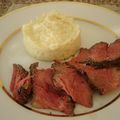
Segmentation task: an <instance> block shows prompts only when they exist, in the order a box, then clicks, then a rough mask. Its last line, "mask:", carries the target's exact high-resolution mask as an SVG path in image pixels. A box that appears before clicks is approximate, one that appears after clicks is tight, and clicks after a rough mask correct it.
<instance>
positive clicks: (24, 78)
mask: <svg viewBox="0 0 120 120" xmlns="http://www.w3.org/2000/svg"><path fill="white" fill-rule="evenodd" d="M10 90H11V92H12V93H13V97H14V99H15V100H16V101H17V102H19V103H20V104H25V103H27V102H28V100H29V97H30V94H31V91H32V83H31V77H30V75H29V74H28V72H27V71H26V70H25V69H24V68H23V67H22V66H21V65H17V64H14V65H13V74H12V80H11V84H10Z"/></svg>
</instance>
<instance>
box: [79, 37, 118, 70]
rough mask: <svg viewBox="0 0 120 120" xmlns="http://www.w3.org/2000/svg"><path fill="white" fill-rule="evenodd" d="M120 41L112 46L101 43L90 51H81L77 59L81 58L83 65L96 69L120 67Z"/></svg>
mask: <svg viewBox="0 0 120 120" xmlns="http://www.w3.org/2000/svg"><path fill="white" fill-rule="evenodd" d="M119 46H120V39H118V40H116V41H115V42H113V43H111V44H107V43H105V42H99V43H96V44H95V45H93V46H92V47H91V48H90V49H84V48H82V49H80V52H79V54H78V55H77V59H79V57H80V61H79V62H81V63H85V64H87V65H91V66H94V67H95V68H105V67H111V66H118V65H120V47H119Z"/></svg>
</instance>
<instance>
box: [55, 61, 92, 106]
mask: <svg viewBox="0 0 120 120" xmlns="http://www.w3.org/2000/svg"><path fill="white" fill-rule="evenodd" d="M53 68H54V69H55V75H54V84H55V85H56V86H57V87H59V88H61V89H63V90H65V92H66V93H67V94H68V95H70V96H71V97H72V99H73V100H74V101H75V102H76V103H79V104H81V105H83V106H86V107H92V95H93V93H92V90H91V88H90V87H89V85H88V83H87V82H86V80H85V77H84V76H83V75H82V74H81V73H80V72H78V71H77V70H76V69H74V68H72V67H70V66H69V65H67V64H66V63H59V62H55V63H54V64H53Z"/></svg>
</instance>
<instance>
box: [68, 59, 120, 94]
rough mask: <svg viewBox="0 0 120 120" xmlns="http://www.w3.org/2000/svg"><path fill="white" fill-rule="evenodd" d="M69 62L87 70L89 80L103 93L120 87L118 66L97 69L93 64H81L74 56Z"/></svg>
mask: <svg viewBox="0 0 120 120" xmlns="http://www.w3.org/2000/svg"><path fill="white" fill-rule="evenodd" d="M69 64H70V65H72V66H74V67H75V68H76V69H77V70H80V71H82V72H85V73H86V74H87V76H88V80H89V82H90V83H91V84H92V85H93V86H94V87H95V88H97V89H98V91H99V92H100V94H102V95H104V94H107V93H108V92H110V91H112V90H114V89H116V88H118V87H120V69H119V68H117V67H110V68H102V69H96V68H94V67H92V66H89V65H86V64H81V63H80V62H79V60H77V59H74V58H73V59H72V60H71V61H69Z"/></svg>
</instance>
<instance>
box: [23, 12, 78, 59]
mask: <svg viewBox="0 0 120 120" xmlns="http://www.w3.org/2000/svg"><path fill="white" fill-rule="evenodd" d="M22 31H23V37H24V46H25V49H26V50H27V52H28V53H29V54H30V55H31V56H33V57H35V58H37V59H39V60H45V61H52V60H64V59H66V58H69V57H70V56H71V55H73V54H75V53H76V52H77V50H78V49H79V48H80V29H79V25H78V24H77V23H76V22H75V20H74V19H73V18H72V17H69V16H66V15H64V14H63V13H60V12H50V13H47V14H44V15H42V16H41V17H38V18H36V19H35V20H33V21H30V22H29V23H27V24H25V25H23V27H22Z"/></svg>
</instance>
